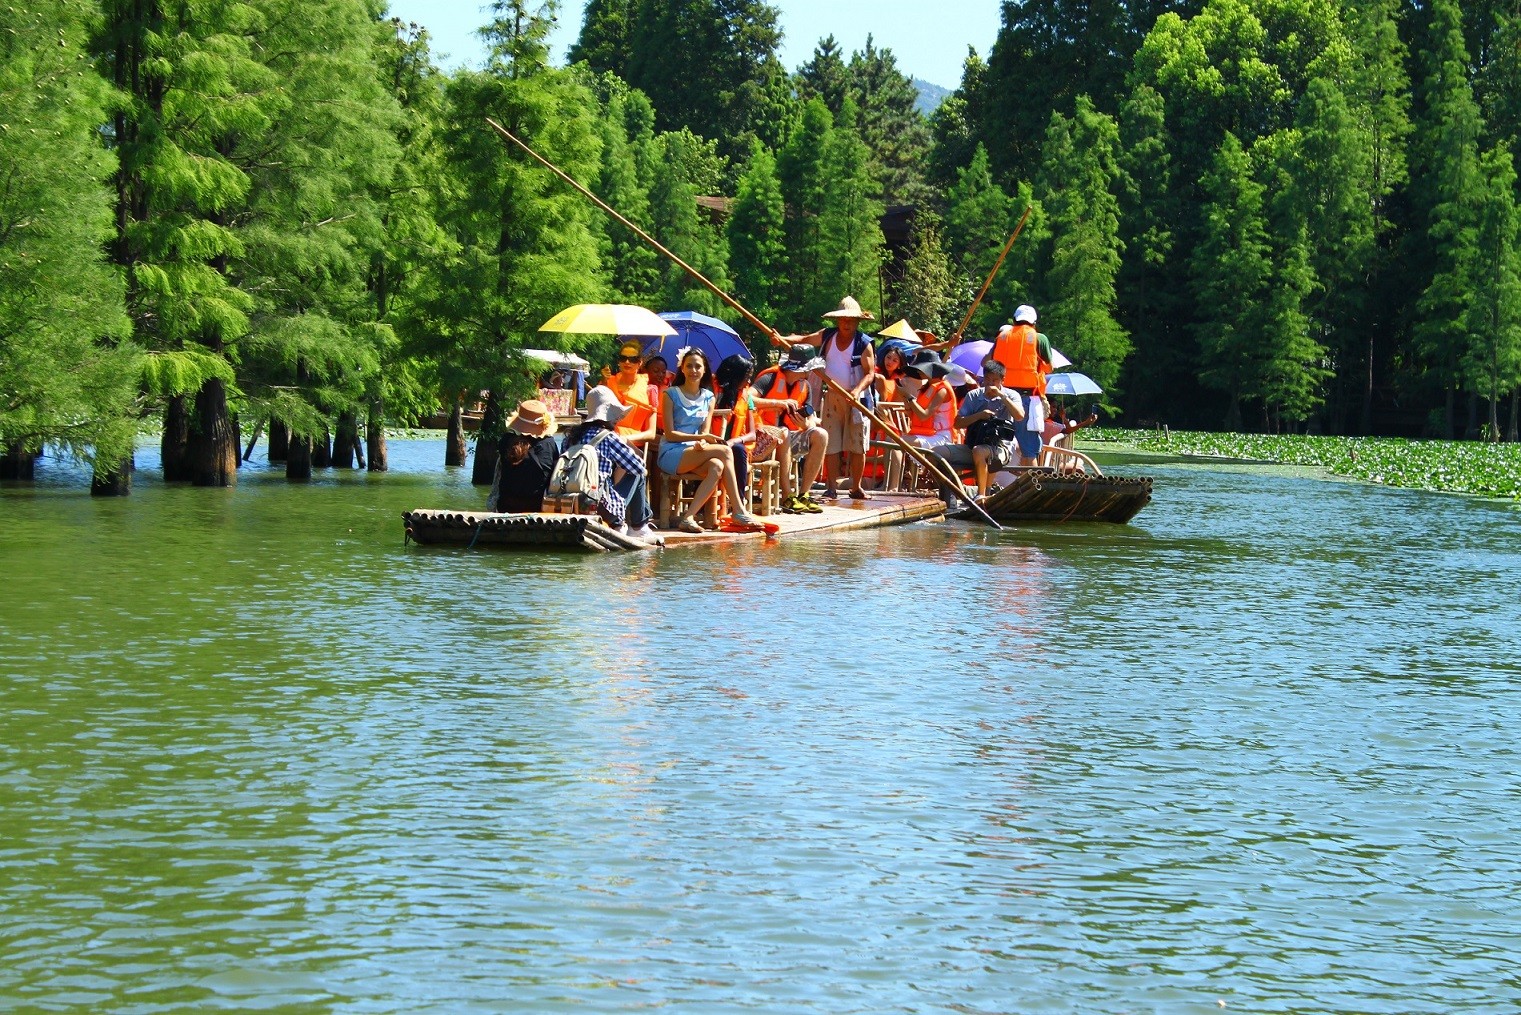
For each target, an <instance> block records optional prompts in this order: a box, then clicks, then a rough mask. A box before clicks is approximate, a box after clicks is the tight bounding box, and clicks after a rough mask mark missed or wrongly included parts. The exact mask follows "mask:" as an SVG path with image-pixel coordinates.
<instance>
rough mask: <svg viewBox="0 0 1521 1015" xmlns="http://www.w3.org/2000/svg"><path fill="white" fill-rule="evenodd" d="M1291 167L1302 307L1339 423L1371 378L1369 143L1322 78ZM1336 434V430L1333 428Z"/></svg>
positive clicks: (1311, 96)
mask: <svg viewBox="0 0 1521 1015" xmlns="http://www.w3.org/2000/svg"><path fill="white" fill-rule="evenodd" d="M1299 121H1300V126H1299V128H1298V131H1297V142H1298V144H1297V149H1296V151H1295V160H1296V164H1295V165H1294V166H1293V167H1292V168H1291V170H1290V172H1291V174H1292V179H1291V180H1289V181H1287V182H1288V184H1289V186H1288V187H1287V188H1286V189H1287V190H1288V191H1289V194H1288V197H1289V200H1290V201H1291V202H1292V204H1293V206H1294V208H1293V213H1292V215H1291V216H1289V217H1290V219H1291V222H1292V221H1297V222H1302V223H1303V224H1304V226H1305V229H1306V240H1307V250H1308V251H1309V255H1310V264H1309V267H1310V270H1311V271H1313V272H1314V275H1315V278H1316V279H1317V281H1318V285H1317V288H1316V292H1315V293H1314V295H1313V296H1312V297H1311V299H1310V302H1309V303H1308V305H1307V307H1306V312H1307V313H1308V314H1309V317H1310V319H1311V321H1312V322H1313V327H1314V331H1315V335H1316V340H1317V342H1319V343H1320V344H1321V345H1323V346H1325V347H1326V348H1327V349H1328V350H1329V351H1330V354H1331V364H1332V370H1333V372H1334V373H1335V374H1336V375H1337V377H1336V380H1337V388H1336V390H1337V391H1338V392H1339V393H1340V397H1339V398H1337V399H1336V401H1335V403H1333V405H1332V406H1331V409H1332V410H1333V413H1334V414H1335V415H1336V416H1337V417H1339V418H1340V417H1344V416H1345V415H1346V414H1347V412H1348V411H1349V409H1350V408H1351V406H1352V404H1354V403H1356V404H1359V405H1360V404H1361V403H1362V401H1363V397H1364V394H1365V390H1366V379H1367V377H1368V375H1369V364H1368V363H1367V362H1365V357H1366V355H1367V338H1366V336H1367V334H1368V333H1369V332H1370V331H1371V330H1372V328H1371V326H1370V322H1369V321H1368V319H1367V316H1368V296H1369V292H1370V283H1371V281H1372V274H1373V271H1374V258H1375V253H1376V244H1377V236H1376V223H1375V220H1374V208H1375V199H1374V195H1373V192H1372V188H1373V185H1374V166H1373V159H1374V144H1373V140H1374V139H1373V134H1372V131H1371V130H1370V129H1369V126H1368V123H1367V121H1364V120H1359V119H1357V118H1354V116H1353V115H1352V110H1351V108H1350V107H1349V105H1348V103H1347V101H1346V97H1345V96H1344V95H1343V94H1342V91H1341V89H1340V88H1339V87H1338V86H1337V85H1336V83H1335V82H1334V81H1332V80H1329V79H1327V78H1316V79H1315V80H1313V81H1311V82H1310V85H1309V87H1308V88H1307V89H1306V91H1305V96H1304V99H1303V101H1302V103H1301V105H1300V116H1299ZM1336 429H1338V430H1340V429H1342V426H1341V425H1340V424H1339V423H1338V425H1337V427H1336Z"/></svg>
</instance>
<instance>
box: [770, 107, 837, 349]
mask: <svg viewBox="0 0 1521 1015" xmlns="http://www.w3.org/2000/svg"><path fill="white" fill-rule="evenodd" d="M833 132H834V117H832V116H831V115H830V113H829V110H828V108H827V107H825V105H824V102H823V100H821V99H818V98H814V99H810V100H809V101H808V102H807V104H805V105H804V106H803V111H802V115H801V116H800V117H799V118H798V122H797V125H796V126H795V127H794V129H793V132H792V136H791V137H789V138H788V139H787V145H786V147H785V148H783V149H782V151H781V153H780V154H779V156H778V157H777V175H778V176H779V177H780V179H781V184H782V200H783V202H784V203H785V206H786V214H787V230H786V240H787V252H788V260H789V262H790V265H789V270H788V272H787V277H786V281H785V289H786V306H787V308H788V313H790V314H792V315H794V316H793V317H792V318H790V319H789V320H788V321H787V322H784V324H783V325H782V326H781V327H782V328H783V330H789V329H791V330H796V329H797V328H800V327H803V324H804V322H806V321H811V320H813V318H812V317H811V314H812V313H813V312H814V308H815V306H816V304H817V303H818V301H819V300H820V298H821V297H820V296H819V293H820V292H822V291H825V290H828V289H833V288H837V285H835V284H833V283H830V282H828V281H827V280H826V279H824V278H823V277H822V276H823V274H824V272H825V271H826V270H827V269H826V267H825V262H824V251H823V247H824V241H823V235H822V232H821V226H820V213H821V212H822V210H823V207H824V195H825V187H826V185H827V183H828V167H827V166H826V164H825V159H824V154H825V152H826V151H827V149H828V147H829V144H830V138H831V135H832V134H833ZM835 299H839V297H838V296H836V297H835ZM832 305H833V304H831V306H832ZM810 330H811V329H810Z"/></svg>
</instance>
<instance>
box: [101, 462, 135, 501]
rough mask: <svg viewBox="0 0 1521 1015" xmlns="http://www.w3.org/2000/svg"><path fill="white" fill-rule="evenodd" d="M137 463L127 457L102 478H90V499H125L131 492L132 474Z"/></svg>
mask: <svg viewBox="0 0 1521 1015" xmlns="http://www.w3.org/2000/svg"><path fill="white" fill-rule="evenodd" d="M136 470H137V463H136V462H135V461H133V459H132V456H131V455H128V456H127V457H126V458H125V459H124V460H123V461H122V462H121V463H120V464H118V465H117V466H116V468H114V469H112V470H111V471H110V472H108V473H106V474H105V475H104V476H100V475H96V476H92V477H91V478H90V496H91V497H125V496H127V495H128V494H130V493H131V492H132V473H133V472H135V471H136Z"/></svg>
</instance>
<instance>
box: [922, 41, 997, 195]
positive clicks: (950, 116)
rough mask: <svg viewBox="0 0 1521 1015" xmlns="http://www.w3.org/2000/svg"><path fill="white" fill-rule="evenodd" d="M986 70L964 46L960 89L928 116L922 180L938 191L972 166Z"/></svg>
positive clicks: (970, 50) (980, 58)
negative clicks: (927, 149)
mask: <svg viewBox="0 0 1521 1015" xmlns="http://www.w3.org/2000/svg"><path fill="white" fill-rule="evenodd" d="M987 69H988V68H987V64H986V63H984V62H983V60H982V57H980V56H978V55H977V50H975V49H973V48H972V47H970V46H968V47H967V54H966V60H965V62H963V64H962V66H961V85H960V87H958V88H957V89H956V90H955V91H954V92H952V93H951V94H950V95H948V96H946V98H945V99H944V101H942V102H941V103H940V105H939V106H937V107H936V109H935V111H934V112H933V113H931V114H930V118H929V129H930V139H931V144H930V151H929V165H928V168H927V170H926V176H927V177H928V181H929V183H930V184H931V185H932V186H934V187H936V188H938V189H940V190H947V189H949V188H950V186H951V185H952V184H953V183H955V182H956V175H957V174H958V173H959V172H961V170H963V169H965V168H966V167H967V166H969V165H971V164H972V157H973V155H974V154H975V153H976V151H977V147H978V145H980V144H981V142H980V141H979V140H978V136H977V132H978V130H979V129H980V128H981V125H982V121H983V111H982V110H983V98H984V94H985V89H984V86H983V80H984V78H985V77H986V75H987ZM984 155H986V147H984Z"/></svg>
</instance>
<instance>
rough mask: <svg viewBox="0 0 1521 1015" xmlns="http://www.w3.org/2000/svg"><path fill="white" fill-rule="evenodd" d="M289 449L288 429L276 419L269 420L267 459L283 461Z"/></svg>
mask: <svg viewBox="0 0 1521 1015" xmlns="http://www.w3.org/2000/svg"><path fill="white" fill-rule="evenodd" d="M289 449H290V431H289V430H287V429H286V428H285V424H284V423H282V422H280V421H279V420H278V419H272V420H270V421H269V460H270V462H283V461H285V456H286V455H287V454H288V453H289Z"/></svg>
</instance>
